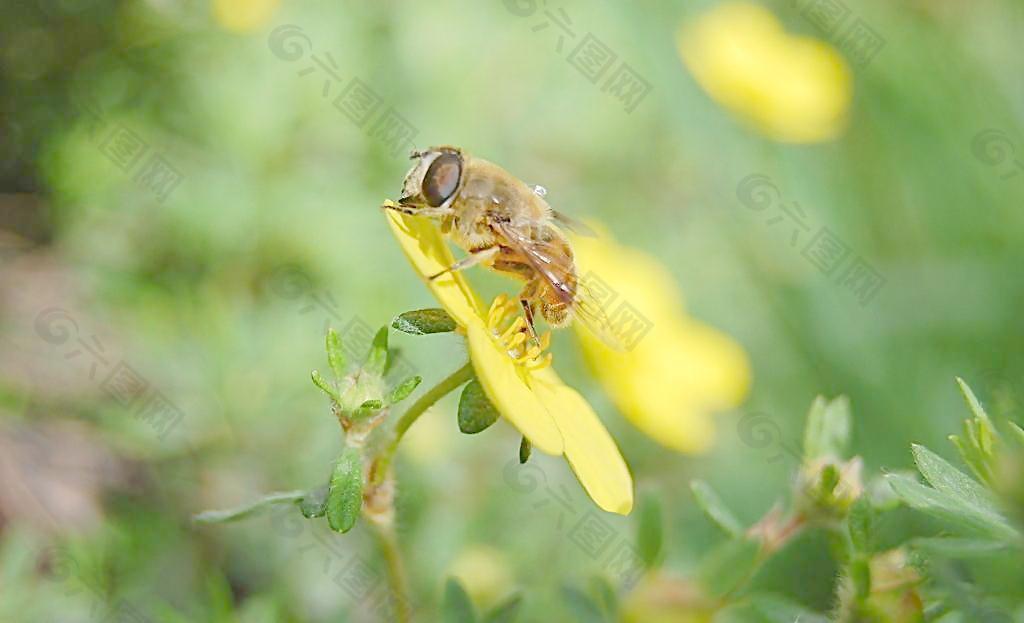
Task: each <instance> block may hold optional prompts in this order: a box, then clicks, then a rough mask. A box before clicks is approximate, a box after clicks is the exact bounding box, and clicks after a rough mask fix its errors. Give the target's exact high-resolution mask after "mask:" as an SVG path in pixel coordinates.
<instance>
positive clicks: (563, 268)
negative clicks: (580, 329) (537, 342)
mask: <svg viewBox="0 0 1024 623" xmlns="http://www.w3.org/2000/svg"><path fill="white" fill-rule="evenodd" d="M410 158H411V159H413V160H416V163H415V164H414V165H413V166H412V168H411V169H410V170H409V173H408V174H407V175H406V176H405V182H404V183H403V185H402V194H401V197H400V198H399V199H398V203H397V204H396V203H393V202H386V203H385V204H384V205H383V206H382V207H384V208H386V209H391V210H397V211H399V212H402V213H404V214H412V215H416V216H424V217H429V218H432V219H434V220H435V221H436V222H438V223H439V225H440V228H441V232H442V233H443V234H445V235H446V236H448V238H449V239H450V240H452V241H453V242H454V243H455V244H456V245H457V246H459V247H460V248H462V249H463V250H464V251H466V253H467V254H468V255H467V256H466V257H465V258H463V259H461V260H458V261H457V262H455V263H454V264H452V265H451V266H449V267H448V268H446V269H445V270H443V271H441V272H439V273H437V274H436V275H431V276H430V279H431V280H433V279H436V278H437V277H440V276H441V275H444V274H446V273H449V272H454V271H460V270H465V269H466V268H469V267H471V266H476V265H481V266H484V267H487V268H489V269H491V270H493V271H496V272H498V273H501V274H503V275H507V276H510V277H513V278H515V279H518V280H519V281H522V282H523V288H522V290H521V291H520V292H519V301H520V304H521V305H522V308H523V313H524V316H525V319H526V323H527V327H528V329H529V331H530V334H531V335H532V336H533V337H534V338H536V329H535V327H534V318H535V315H536V313H538V312H539V313H540V315H541V316H542V317H543V318H544V320H545V322H547V324H548V325H549V326H551V327H554V328H560V327H565V326H566V325H568V324H569V323H570V322H571V321H572V320H573V318H574V317H576V318H579V319H581V320H583V321H584V324H587V326H588V327H590V328H592V329H593V328H594V325H595V324H604V323H595V322H593V318H592V316H593V315H594V314H593V312H594V311H595V310H599V308H598V307H597V306H594V305H589V304H588V305H584V301H585V300H590V297H588V296H587V292H588V291H587V288H586V286H585V285H584V284H583V283H581V282H580V279H579V277H578V275H577V271H576V263H575V257H574V255H573V249H572V245H571V244H570V243H569V239H568V238H567V237H566V235H565V234H564V233H563V232H562V230H561V229H560V226H561V227H565V228H567V229H570V230H573V231H575V232H576V233H580V234H582V235H593V232H592V231H590V230H589V228H587V227H586V225H583V224H582V223H579V222H577V221H575V220H574V219H571V218H570V217H567V216H566V215H564V214H562V213H560V212H558V211H556V210H554V209H552V208H551V206H550V205H548V202H547V201H546V200H545V198H544V196H545V194H546V191H545V190H544V189H543V188H542V187H540V186H530V185H528V184H526V183H525V182H523V181H522V180H520V179H518V178H517V177H515V176H513V175H512V174H511V173H509V172H508V171H506V170H505V169H503V168H501V167H500V166H498V165H496V164H494V163H492V162H488V161H487V160H484V159H482V158H476V157H474V156H471V155H469V154H468V153H466V152H465V151H463V150H462V149H459V148H458V147H452V146H449V145H442V146H438V147H431V148H430V149H427V150H425V151H414V152H413V153H412V155H411V156H410ZM584 309H586V310H587V312H590V313H576V312H579V311H582V310H584ZM595 333H597V334H598V335H599V336H600V337H602V338H603V339H605V341H608V338H607V337H606V335H607V333H606V331H604V330H603V329H602V330H596V331H595Z"/></svg>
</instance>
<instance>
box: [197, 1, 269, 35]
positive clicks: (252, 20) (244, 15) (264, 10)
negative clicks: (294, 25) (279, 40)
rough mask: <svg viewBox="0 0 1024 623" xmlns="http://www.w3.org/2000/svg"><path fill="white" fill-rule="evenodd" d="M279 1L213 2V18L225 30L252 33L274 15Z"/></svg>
mask: <svg viewBox="0 0 1024 623" xmlns="http://www.w3.org/2000/svg"><path fill="white" fill-rule="evenodd" d="M278 2H279V0H213V6H212V10H213V17H214V19H215V20H217V23H218V24H220V26H221V27H222V28H224V29H225V30H230V31H233V32H252V31H254V30H256V29H258V28H260V27H262V26H263V25H264V24H266V23H267V22H268V21H269V20H270V18H271V17H272V16H273V15H274V11H275V10H277V5H278Z"/></svg>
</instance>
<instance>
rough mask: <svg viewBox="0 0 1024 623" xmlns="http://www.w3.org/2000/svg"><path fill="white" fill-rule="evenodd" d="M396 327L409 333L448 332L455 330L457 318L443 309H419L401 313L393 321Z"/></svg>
mask: <svg viewBox="0 0 1024 623" xmlns="http://www.w3.org/2000/svg"><path fill="white" fill-rule="evenodd" d="M391 326H392V328H394V329H397V330H399V331H401V332H402V333H408V334H409V335H429V334H431V333H448V332H451V331H454V330H455V326H456V325H455V320H454V319H453V318H452V317H451V316H449V315H448V312H446V311H445V310H443V309H437V308H433V309H417V310H416V311H407V312H405V313H404V314H400V315H399V316H398V317H397V318H395V319H394V320H393V321H392V322H391Z"/></svg>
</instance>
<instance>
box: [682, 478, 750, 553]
mask: <svg viewBox="0 0 1024 623" xmlns="http://www.w3.org/2000/svg"><path fill="white" fill-rule="evenodd" d="M690 490H691V491H693V497H694V498H696V500H697V506H699V507H700V508H701V510H702V511H704V514H705V515H707V516H708V519H710V520H711V521H712V522H713V523H714V524H715V525H716V526H718V527H719V528H721V529H722V530H724V531H725V533H726V534H728V535H729V536H731V537H733V538H737V539H738V538H740V537H742V536H743V533H744V530H743V525H742V524H741V523H740V521H739V520H738V519H736V516H735V515H733V514H732V511H730V510H729V509H728V508H727V507H726V506H725V502H723V501H722V498H720V497H718V494H717V493H715V490H714V489H712V488H711V485H709V484H707V483H706V482H704V481H703V480H694V481H692V482H690Z"/></svg>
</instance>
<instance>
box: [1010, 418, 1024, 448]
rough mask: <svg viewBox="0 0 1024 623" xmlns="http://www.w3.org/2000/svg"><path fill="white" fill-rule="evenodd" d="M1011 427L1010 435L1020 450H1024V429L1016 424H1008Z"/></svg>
mask: <svg viewBox="0 0 1024 623" xmlns="http://www.w3.org/2000/svg"><path fill="white" fill-rule="evenodd" d="M1007 424H1009V425H1010V434H1011V435H1012V436H1013V439H1014V441H1016V442H1017V445H1018V446H1019V447H1020V449H1022V450H1024V428H1021V427H1020V426H1017V424H1015V423H1014V422H1007Z"/></svg>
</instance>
